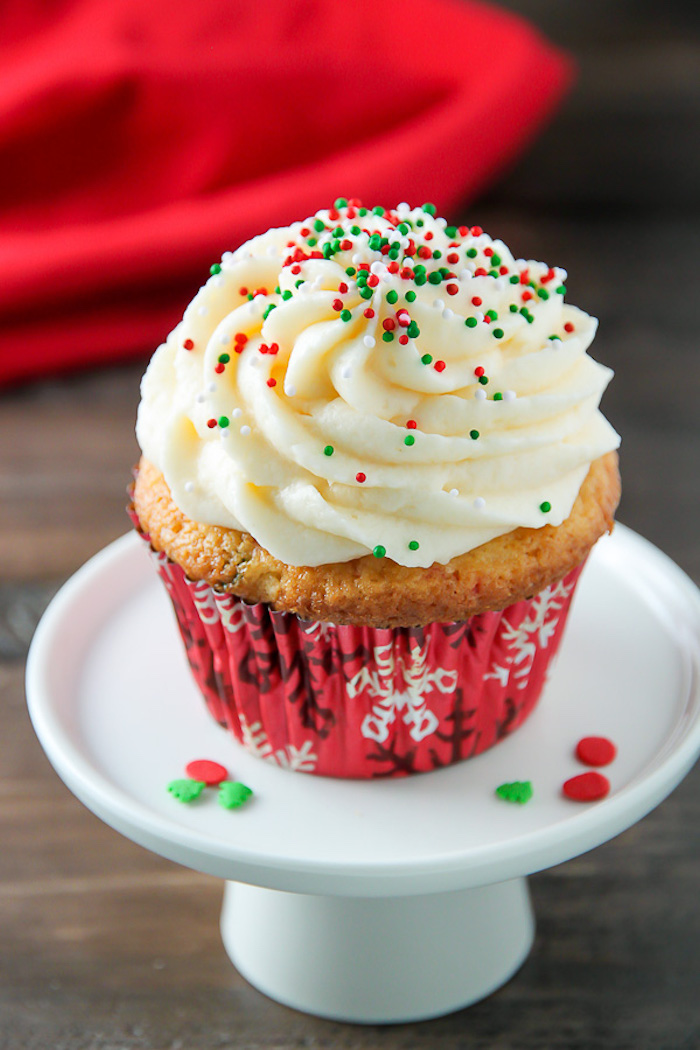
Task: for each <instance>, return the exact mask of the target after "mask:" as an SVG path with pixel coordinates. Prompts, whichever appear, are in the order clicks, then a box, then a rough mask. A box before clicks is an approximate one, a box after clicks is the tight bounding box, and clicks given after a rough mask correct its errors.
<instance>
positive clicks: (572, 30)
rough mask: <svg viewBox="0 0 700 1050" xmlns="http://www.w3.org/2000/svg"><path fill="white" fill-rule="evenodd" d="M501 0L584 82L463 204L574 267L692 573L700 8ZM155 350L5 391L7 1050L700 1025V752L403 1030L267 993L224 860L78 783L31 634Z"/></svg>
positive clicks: (116, 516) (545, 885)
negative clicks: (39, 682)
mask: <svg viewBox="0 0 700 1050" xmlns="http://www.w3.org/2000/svg"><path fill="white" fill-rule="evenodd" d="M503 6H505V7H509V8H511V9H513V10H516V11H519V12H521V13H522V14H525V15H526V16H527V17H529V18H530V19H531V20H532V21H533V22H534V23H535V24H536V25H538V26H539V27H540V28H541V29H542V30H543V31H544V32H545V33H546V34H547V35H549V36H550V38H551V39H552V40H554V41H555V42H557V43H559V44H562V45H564V46H565V47H567V48H568V49H569V50H570V51H571V52H573V54H574V55H575V56H576V58H577V60H578V63H579V68H580V75H579V80H578V83H577V85H576V87H575V88H574V90H573V92H572V94H571V95H570V97H569V98H568V99H567V101H566V102H565V104H564V106H563V108H562V110H561V111H560V113H559V114H558V116H557V117H556V119H555V120H554V121H553V123H552V124H551V126H550V127H549V128H548V129H547V131H546V132H545V133H544V134H543V135H542V137H541V138H540V139H539V140H538V142H537V143H536V144H535V145H534V146H533V147H532V149H531V150H530V152H529V153H528V154H527V156H526V157H524V158H523V159H522V160H521V161H520V162H519V163H518V164H517V166H516V167H515V168H514V169H512V170H511V172H510V173H509V174H508V175H507V176H506V177H505V178H504V179H502V180H501V181H500V182H499V183H498V185H497V186H495V187H494V188H493V189H492V191H491V192H490V193H489V194H488V196H486V197H484V198H482V199H481V200H480V201H478V202H475V203H473V204H472V205H470V206H469V207H465V208H464V209H462V210H460V211H458V212H456V213H455V214H453V215H451V216H449V218H450V219H452V220H453V221H456V222H459V221H463V220H469V221H471V222H478V223H480V224H481V225H483V226H484V228H485V229H487V230H488V231H489V232H490V233H491V234H492V235H493V236H499V237H502V238H503V239H504V240H505V241H506V243H508V244H509V245H510V246H511V248H512V249H513V251H514V252H515V253H516V255H521V256H524V257H526V258H527V257H534V258H538V259H544V260H546V261H548V262H551V263H553V264H559V265H562V266H565V267H566V268H567V269H568V271H569V279H568V281H567V286H568V288H569V296H568V298H569V300H570V301H571V302H572V303H575V304H576V305H578V306H581V307H582V308H583V309H585V310H587V311H588V312H590V313H593V314H595V315H596V316H598V317H599V318H600V331H599V335H598V337H597V339H596V342H595V345H594V355H595V356H596V357H597V358H598V359H599V360H601V361H603V362H605V363H606V364H609V365H611V366H612V367H613V368H614V369H615V371H616V373H617V375H616V378H615V380H614V381H613V384H612V386H611V388H610V390H609V392H608V393H607V394H606V397H605V401H604V408H605V413H606V415H607V416H608V417H609V418H610V419H611V421H612V422H613V423H614V425H615V426H616V427H617V429H618V430H619V431H620V433H621V434H622V436H623V446H622V453H621V458H622V474H623V492H624V495H623V501H622V505H621V508H620V513H619V517H620V520H622V521H624V522H625V523H626V524H627V525H629V526H631V527H632V528H633V529H635V530H637V531H638V532H640V533H641V534H642V535H644V536H646V537H647V538H648V539H650V540H652V541H653V542H654V543H655V544H657V545H658V546H659V547H661V548H662V549H663V550H665V551H666V552H667V553H668V554H670V555H671V557H672V558H674V560H676V561H677V562H678V563H679V564H680V565H681V567H682V568H683V569H685V571H686V572H687V573H689V574H690V575H691V576H692V577H693V578H694V579H695V581H696V582H700V541H699V539H698V527H699V523H700V516H699V515H698V509H699V504H700V488H699V485H698V472H699V468H700V412H699V411H698V393H699V387H700V382H699V380H700V354H699V347H698V332H699V331H700V266H699V262H698V260H699V259H700V217H699V214H698V187H699V186H700V145H699V144H700V119H699V117H700V31H699V30H700V6H696V5H693V4H685V3H683V4H681V3H669V2H666V3H664V4H659V3H650V2H649V3H645V2H642V0H636V2H617V0H607V2H604V0H566V2H563V0H527V2H526V0H521V2H511V3H505V4H503ZM385 203H390V202H385ZM194 291H195V288H193V289H192V292H193V293H194ZM184 305H185V304H184V303H183V306H184ZM144 363H145V362H144ZM141 371H142V367H141V366H140V365H139V366H134V365H130V366H127V367H122V368H111V369H107V370H102V371H99V372H94V373H83V374H79V375H75V376H72V377H70V378H67V379H61V380H53V381H45V382H42V383H39V384H35V385H29V386H26V387H23V388H20V389H17V390H14V391H12V392H10V393H5V394H4V395H1V396H0V705H1V706H0V772H1V774H2V780H0V928H1V929H2V931H3V932H2V936H1V937H0V1050H17V1048H22V1050H24V1048H27V1050H59V1048H60V1050H87V1048H99V1050H103V1048H104V1050H108V1048H109V1050H122V1048H123V1050H127V1048H128V1050H132V1048H134V1050H136V1048H139V1050H141V1048H144V1050H146V1048H147V1050H161V1048H162V1050H177V1048H197V1050H209V1048H212V1050H213V1048H215V1047H217V1048H220V1047H227V1046H232V1047H233V1046H235V1047H250V1048H263V1047H267V1048H273V1047H274V1048H290V1050H291V1048H301V1047H319V1048H322V1047H338V1048H348V1050H349V1048H358V1050H360V1048H374V1047H380V1046H381V1047H386V1048H387V1050H398V1048H402V1050H404V1048H405V1050H408V1048H414V1047H415V1048H426V1050H428V1048H430V1050H432V1048H445V1050H447V1048H456V1047H469V1048H472V1047H473V1048H483V1050H548V1048H556V1050H559V1048H561V1050H564V1048H566V1050H588V1048H591V1047H603V1048H615V1050H627V1048H629V1050H672V1048H673V1050H691V1048H695V1047H698V1046H700V1008H699V1006H698V993H699V992H700V967H699V965H698V954H697V945H698V943H700V916H699V911H698V873H699V865H698V859H699V849H698V842H699V838H700V837H699V836H698V831H697V829H698V817H699V816H700V813H699V810H700V805H699V797H700V792H699V790H698V789H699V787H700V771H699V770H697V769H696V770H695V771H694V772H693V773H691V775H690V776H689V777H688V778H687V779H686V781H685V782H684V783H683V784H682V785H681V787H680V788H678V789H677V791H676V792H675V793H674V794H673V795H672V797H671V798H670V799H669V800H668V801H667V802H665V803H664V804H662V805H661V806H660V807H659V808H658V809H657V810H656V811H655V812H654V813H652V814H651V815H650V816H648V817H647V818H646V819H645V820H644V821H642V822H641V823H640V824H638V825H637V826H635V827H634V828H632V829H630V830H629V831H627V832H625V833H624V834H623V835H620V836H619V837H618V838H617V839H615V840H614V841H613V842H611V843H608V844H607V845H605V846H602V847H600V848H599V849H597V850H595V851H593V852H591V853H589V854H587V855H585V856H583V857H580V858H578V859H577V860H574V861H571V862H569V863H568V864H565V865H562V866H560V867H558V868H554V869H552V870H550V871H547V872H544V873H542V874H540V875H537V876H534V877H533V878H532V879H531V880H530V881H531V887H532V891H533V896H534V903H535V909H536V912H537V916H538V934H537V941H536V944H535V948H534V950H533V952H532V954H531V956H530V958H529V959H528V961H527V962H526V964H525V966H524V967H523V969H522V970H521V971H520V973H519V974H518V975H517V976H516V977H515V979H514V980H513V981H511V982H510V983H509V984H508V985H507V986H506V987H504V988H503V989H501V990H500V991H499V992H497V993H496V994H495V995H493V996H491V997H490V998H489V999H487V1000H486V1001H484V1002H482V1003H480V1004H477V1005H476V1006H474V1007H472V1008H470V1009H469V1010H467V1011H462V1012H461V1013H457V1014H453V1015H451V1016H449V1017H446V1018H443V1019H441V1020H438V1021H431V1022H425V1023H423V1024H419V1025H405V1026H395V1027H390V1028H386V1029H382V1028H371V1027H370V1028H360V1027H352V1026H346V1025H340V1024H334V1023H331V1022H326V1021H320V1020H316V1019H314V1018H310V1017H306V1016H304V1015H302V1014H298V1013H295V1012H293V1011H291V1010H287V1009H285V1008H284V1007H282V1006H278V1005H277V1004H275V1003H272V1002H270V1001H269V1000H267V999H266V998H265V997H264V996H262V995H261V994H260V993H258V992H257V991H255V990H254V989H253V988H251V987H250V986H249V985H247V984H246V983H245V982H244V981H243V980H242V978H240V977H239V976H238V975H237V974H236V972H235V971H234V970H233V968H232V967H231V965H230V963H229V962H228V959H227V957H226V956H225V954H224V951H223V948H222V946H221V942H220V939H219V934H218V928H217V920H218V910H219V906H220V898H221V885H220V883H219V882H217V880H215V879H212V878H209V877H205V876H200V875H197V874H195V873H193V872H190V871H187V870H185V869H182V868H178V867H176V866H174V865H172V864H169V863H168V862H166V861H164V860H161V859H159V858H157V857H155V856H153V855H151V854H149V853H147V852H145V851H144V850H142V849H139V848H138V847H136V846H134V845H132V844H131V843H130V842H128V841H126V840H124V839H122V838H121V837H120V836H119V835H117V834H116V833H115V832H113V831H111V830H110V829H108V828H107V827H106V826H104V825H102V824H101V823H100V822H99V821H98V820H97V819H96V818H95V817H93V816H92V815H91V814H90V813H88V812H87V811H86V810H85V809H83V807H82V806H81V805H80V804H79V803H78V802H77V801H76V800H75V799H74V798H73V797H72V796H71V795H70V794H69V792H68V791H67V790H66V789H65V788H64V787H63V785H62V784H61V783H60V781H59V780H58V779H57V777H56V776H55V774H54V773H53V772H52V770H51V769H50V767H49V766H48V763H47V761H46V759H45V758H44V757H43V754H42V752H41V750H40V748H39V745H38V744H37V742H36V740H35V738H34V736H33V733H32V730H31V727H30V725H29V721H28V718H27V715H26V711H25V706H24V692H23V673H24V656H25V655H26V649H27V646H28V643H29V640H30V638H31V634H32V631H33V628H34V626H35V623H36V620H37V617H38V616H39V615H40V613H41V611H42V610H43V608H44V607H45V605H46V603H47V601H48V600H49V598H50V596H51V595H52V594H53V593H54V591H55V590H56V589H57V587H58V586H60V584H61V583H62V582H63V581H64V579H65V578H66V577H67V576H68V575H69V574H70V573H71V572H73V571H74V570H75V569H76V568H78V566H79V565H80V564H82V562H84V561H85V560H86V559H87V558H88V557H89V556H90V555H91V554H93V553H94V552H95V551H97V550H98V549H100V548H101V547H102V546H104V545H105V544H106V543H107V542H109V541H110V540H112V539H114V538H115V537H116V536H118V535H120V534H121V533H122V532H124V531H125V530H126V528H127V521H126V518H125V516H124V502H125V498H124V489H125V485H126V483H127V481H128V479H129V469H130V467H131V464H132V463H133V462H134V461H135V459H136V456H137V449H136V444H135V441H134V439H133V423H134V416H135V409H136V405H137V402H138V383H139V377H140V374H141Z"/></svg>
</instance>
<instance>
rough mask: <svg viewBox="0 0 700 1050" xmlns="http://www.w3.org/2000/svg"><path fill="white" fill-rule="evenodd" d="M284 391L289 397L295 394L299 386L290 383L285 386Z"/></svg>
mask: <svg viewBox="0 0 700 1050" xmlns="http://www.w3.org/2000/svg"><path fill="white" fill-rule="evenodd" d="M284 392H285V394H286V395H287V397H294V395H295V394H296V392H297V388H296V387H295V386H292V385H291V383H290V384H288V385H286V386H285V388H284Z"/></svg>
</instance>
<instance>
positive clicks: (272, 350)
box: [267, 343, 280, 354]
mask: <svg viewBox="0 0 700 1050" xmlns="http://www.w3.org/2000/svg"><path fill="white" fill-rule="evenodd" d="M279 350H280V348H279V343H270V345H269V346H268V348H267V352H268V354H278V353H279Z"/></svg>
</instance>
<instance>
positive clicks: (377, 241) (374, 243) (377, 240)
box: [368, 233, 382, 252]
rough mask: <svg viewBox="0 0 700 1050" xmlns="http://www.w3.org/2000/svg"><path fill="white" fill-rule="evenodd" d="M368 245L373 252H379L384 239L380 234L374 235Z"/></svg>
mask: <svg viewBox="0 0 700 1050" xmlns="http://www.w3.org/2000/svg"><path fill="white" fill-rule="evenodd" d="M368 243H369V246H370V248H371V249H372V251H373V252H378V251H379V249H380V248H381V246H382V239H381V237H380V236H379V234H378V233H373V234H372V236H371V237H370V239H369V242H368Z"/></svg>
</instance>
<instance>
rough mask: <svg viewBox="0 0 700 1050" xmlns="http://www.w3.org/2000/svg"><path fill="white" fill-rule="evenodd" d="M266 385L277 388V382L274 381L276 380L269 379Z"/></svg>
mask: <svg viewBox="0 0 700 1050" xmlns="http://www.w3.org/2000/svg"><path fill="white" fill-rule="evenodd" d="M267 385H268V386H277V380H276V379H272V378H270V379H268V381H267Z"/></svg>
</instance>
